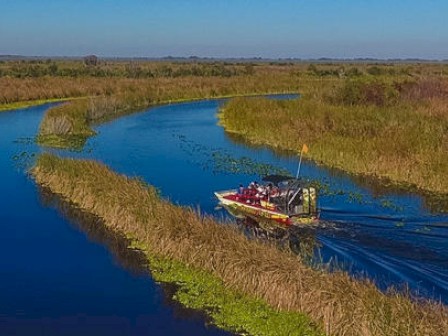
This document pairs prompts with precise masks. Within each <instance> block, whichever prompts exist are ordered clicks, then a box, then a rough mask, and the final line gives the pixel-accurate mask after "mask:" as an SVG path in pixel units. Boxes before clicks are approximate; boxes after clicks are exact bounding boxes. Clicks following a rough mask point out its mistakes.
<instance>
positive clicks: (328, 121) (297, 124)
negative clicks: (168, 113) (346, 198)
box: [220, 79, 448, 194]
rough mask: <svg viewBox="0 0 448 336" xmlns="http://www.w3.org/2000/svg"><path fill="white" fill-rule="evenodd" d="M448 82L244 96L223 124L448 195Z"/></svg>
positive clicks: (341, 84) (345, 84) (344, 83)
mask: <svg viewBox="0 0 448 336" xmlns="http://www.w3.org/2000/svg"><path fill="white" fill-rule="evenodd" d="M447 106H448V83H447V82H446V81H440V80H438V79H437V80H434V79H425V80H417V81H412V82H409V81H402V80H401V81H392V80H390V79H385V80H381V81H378V80H371V79H364V80H360V81H358V82H353V81H350V80H339V81H333V84H332V85H328V83H327V84H322V86H321V87H311V86H308V87H307V90H305V93H304V94H303V95H302V96H301V98H300V99H298V100H294V101H272V100H267V99H262V98H257V99H245V98H238V99H234V100H232V101H230V102H229V103H228V104H227V105H226V106H224V107H223V108H222V110H221V113H220V120H221V124H222V125H223V126H224V128H225V129H226V130H227V131H229V132H233V133H237V134H239V135H242V136H243V137H244V138H245V139H247V140H248V141H249V142H252V143H255V144H265V145H269V146H272V147H275V148H279V149H286V150H292V151H295V152H299V151H300V149H301V148H302V144H304V143H306V144H307V145H308V146H309V148H310V151H309V153H308V157H309V158H311V159H312V160H315V161H317V162H320V163H322V164H324V165H326V166H330V167H336V168H339V169H342V170H345V171H348V172H351V173H356V174H366V175H373V176H376V177H382V178H387V179H390V180H392V181H395V182H397V183H404V184H411V185H415V186H417V187H419V188H421V189H424V190H428V191H435V192H438V193H443V194H446V193H448V180H447V179H446V178H445V177H446V176H447V175H448V159H447V157H448V156H447V155H448V108H447Z"/></svg>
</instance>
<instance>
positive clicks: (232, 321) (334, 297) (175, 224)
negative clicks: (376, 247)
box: [32, 154, 448, 336]
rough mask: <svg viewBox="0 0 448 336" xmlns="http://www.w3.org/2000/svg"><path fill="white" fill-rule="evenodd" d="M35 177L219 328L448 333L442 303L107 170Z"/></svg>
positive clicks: (66, 164) (77, 165)
mask: <svg viewBox="0 0 448 336" xmlns="http://www.w3.org/2000/svg"><path fill="white" fill-rule="evenodd" d="M32 175H33V176H34V178H35V179H36V181H37V183H39V184H40V185H43V186H45V187H48V188H49V189H50V190H51V191H52V192H54V193H56V194H59V195H61V196H62V197H63V198H65V199H66V200H68V201H70V202H72V203H73V204H75V205H76V206H78V207H79V208H81V209H83V210H85V211H87V212H89V213H92V214H94V215H96V216H98V217H100V218H102V219H103V221H104V224H105V225H106V226H107V227H108V228H110V229H112V230H116V231H119V232H121V233H124V234H125V235H126V236H127V237H129V238H130V239H131V240H132V241H133V244H132V246H131V247H137V248H139V249H141V250H142V251H144V252H145V253H146V255H147V257H148V260H149V264H150V268H151V270H152V274H153V276H154V278H155V279H156V280H158V281H168V282H174V283H176V284H178V285H179V289H178V291H177V293H176V294H175V297H176V299H178V300H179V301H180V302H182V303H183V304H185V305H187V306H190V307H194V308H199V309H203V310H205V311H206V312H208V313H209V314H210V315H211V316H212V318H213V320H214V322H215V323H216V324H217V325H219V326H222V327H225V328H229V329H231V330H234V331H237V332H247V333H249V334H253V335H322V334H323V333H325V334H327V335H353V336H355V335H356V336H359V335H366V336H367V335H369V336H370V335H396V336H398V335H400V336H403V335H417V336H418V335H421V336H423V335H425V336H430V335H434V336H435V335H437V336H438V335H442V334H443V333H444V332H445V331H446V330H447V329H448V310H447V308H446V307H445V306H443V305H441V304H437V303H433V302H427V301H421V300H420V301H417V300H412V299H411V298H410V297H408V296H407V295H405V294H400V293H397V292H396V291H393V290H390V291H389V292H388V293H386V294H384V293H382V292H380V291H379V290H378V289H377V288H376V287H375V285H374V284H372V283H371V282H369V281H364V280H354V279H352V278H351V277H350V276H348V275H347V274H345V273H343V272H334V273H326V272H324V271H319V270H316V269H312V268H309V267H308V266H306V265H305V264H304V263H303V262H302V261H301V260H300V258H298V257H297V256H295V255H292V254H289V253H287V252H283V251H280V250H278V249H277V248H276V247H274V246H270V245H267V244H264V243H260V242H257V241H254V240H248V239H247V238H246V237H245V236H244V235H242V234H241V233H239V232H238V231H237V230H235V229H234V228H233V227H232V226H228V225H223V224H220V223H217V222H215V221H214V220H213V219H212V218H210V217H202V216H200V215H198V214H197V213H196V212H195V211H194V210H192V209H190V208H184V207H179V206H175V205H172V204H170V203H169V202H167V201H165V200H163V199H161V198H160V197H159V195H158V194H157V192H156V190H155V189H154V188H153V187H151V186H148V185H146V184H145V183H143V182H142V181H140V180H137V179H130V178H127V177H125V176H123V175H118V174H116V173H114V172H112V171H110V170H109V169H108V168H107V167H105V166H104V165H102V164H100V163H97V162H93V161H80V160H73V159H63V158H58V157H56V156H53V155H50V154H43V155H41V156H40V157H39V158H38V160H37V163H36V166H35V167H34V169H33V170H32Z"/></svg>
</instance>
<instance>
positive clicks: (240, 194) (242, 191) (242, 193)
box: [238, 184, 244, 196]
mask: <svg viewBox="0 0 448 336" xmlns="http://www.w3.org/2000/svg"><path fill="white" fill-rule="evenodd" d="M238 195H239V196H243V195H244V187H243V185H242V184H240V186H239V187H238Z"/></svg>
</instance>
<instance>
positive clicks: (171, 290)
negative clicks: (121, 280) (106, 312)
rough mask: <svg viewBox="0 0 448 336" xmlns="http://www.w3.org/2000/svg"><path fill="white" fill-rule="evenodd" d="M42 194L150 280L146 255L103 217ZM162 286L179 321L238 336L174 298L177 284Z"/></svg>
mask: <svg viewBox="0 0 448 336" xmlns="http://www.w3.org/2000/svg"><path fill="white" fill-rule="evenodd" d="M38 192H39V199H40V201H41V203H42V205H43V206H45V207H51V208H55V209H57V210H58V212H59V213H60V214H61V215H62V216H63V217H64V218H65V219H66V220H67V221H68V222H69V223H70V224H71V225H72V226H73V227H75V228H76V229H77V230H79V231H81V232H83V233H85V234H86V235H87V237H88V239H89V240H91V241H92V242H94V243H99V244H101V245H104V246H106V247H107V249H108V251H110V253H111V254H112V255H113V257H114V260H115V261H116V262H117V263H118V264H119V266H120V267H122V268H125V269H126V270H128V271H129V272H130V273H131V274H133V275H134V276H147V277H148V278H150V276H151V274H150V273H151V271H150V269H149V265H148V262H147V258H146V256H145V254H144V253H143V252H142V251H140V250H138V249H131V248H129V247H128V246H129V245H130V241H129V239H128V238H126V237H125V236H124V235H123V234H120V233H117V232H115V231H112V230H110V229H108V228H107V227H106V226H105V225H104V222H103V220H102V219H101V218H99V217H97V216H95V215H93V214H90V213H87V212H85V211H83V210H81V209H80V208H78V207H76V206H75V205H73V204H72V203H70V202H68V201H66V200H64V199H63V198H61V197H60V196H58V195H55V194H53V193H52V192H51V191H50V190H49V189H48V188H45V187H41V186H38ZM159 287H160V288H161V291H162V294H163V295H162V304H163V305H165V306H169V307H170V308H171V309H172V310H173V317H174V318H175V319H181V320H194V321H196V322H203V323H205V325H206V328H207V329H208V331H210V333H211V334H213V335H222V336H224V335H228V336H230V335H234V334H232V333H230V332H226V331H223V330H219V329H217V328H215V327H214V326H213V325H211V319H210V318H209V316H207V315H206V314H205V313H203V312H202V311H199V310H195V309H190V308H186V307H184V306H183V305H182V304H180V303H179V302H178V301H176V300H175V299H174V295H175V294H176V291H177V286H176V285H175V284H170V283H160V284H159ZM186 331H187V330H186ZM196 332H197V331H196ZM186 334H188V332H187V333H186ZM207 334H209V333H207Z"/></svg>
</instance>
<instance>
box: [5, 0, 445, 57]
mask: <svg viewBox="0 0 448 336" xmlns="http://www.w3.org/2000/svg"><path fill="white" fill-rule="evenodd" d="M92 53H93V54H97V55H100V56H149V57H159V56H167V55H173V56H191V55H197V56H208V57H258V56H259V57H274V58H277V57H299V58H318V57H348V58H352V57H378V58H395V57H401V58H405V57H419V58H431V59H448V0H421V1H417V0H389V1H386V0H375V1H371V0H370V1H367V0H331V1H330V0H308V1H301V0H277V1H267V0H258V1H257V0H222V1H217V0H208V1H207V0H183V1H181V0H146V1H144V0H136V1H132V0H128V1H125V0H0V54H21V55H41V56H63V55H65V56H82V55H86V54H92Z"/></svg>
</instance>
